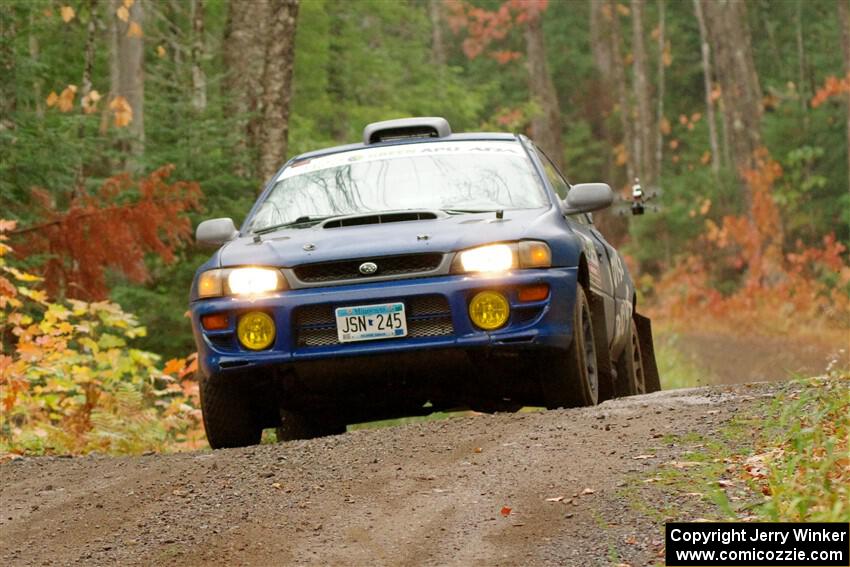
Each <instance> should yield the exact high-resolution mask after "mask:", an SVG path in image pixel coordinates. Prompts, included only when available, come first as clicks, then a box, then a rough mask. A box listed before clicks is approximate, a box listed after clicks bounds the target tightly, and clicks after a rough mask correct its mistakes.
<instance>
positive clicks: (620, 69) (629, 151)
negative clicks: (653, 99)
mask: <svg viewBox="0 0 850 567" xmlns="http://www.w3.org/2000/svg"><path fill="white" fill-rule="evenodd" d="M608 9H609V11H610V14H611V51H612V53H613V57H612V58H611V63H612V67H611V71H612V75H613V78H614V83H615V84H616V87H617V95H618V96H617V98H618V102H619V105H620V122H621V124H622V127H623V148H624V149H623V151H624V152H625V153H626V174H627V175H628V177H629V183H632V182H633V181H634V179H635V177H636V169H635V163H636V161H637V160H638V159H639V157H638V152H636V151H635V145H634V144H635V133H634V128H633V126H632V116H631V115H632V113H631V105H630V104H629V91H628V85H627V84H626V71H625V68H624V66H623V36H622V33H621V32H620V16H619V15H618V14H617V2H616V0H608Z"/></svg>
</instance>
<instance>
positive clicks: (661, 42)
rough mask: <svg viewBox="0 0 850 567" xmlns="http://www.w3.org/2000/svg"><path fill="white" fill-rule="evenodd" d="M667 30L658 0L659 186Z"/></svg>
mask: <svg viewBox="0 0 850 567" xmlns="http://www.w3.org/2000/svg"><path fill="white" fill-rule="evenodd" d="M666 31H667V4H666V0H658V103H657V104H658V106H657V112H656V115H655V184H656V185H657V186H659V187H660V186H661V170H662V169H663V168H662V163H663V158H664V136H663V134H662V132H661V121H662V120H664V86H665V85H664V69H665V65H664V49H665V47H666V46H665V43H666V41H667V38H666V35H667V34H666Z"/></svg>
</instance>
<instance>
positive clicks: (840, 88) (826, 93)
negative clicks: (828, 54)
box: [811, 73, 850, 108]
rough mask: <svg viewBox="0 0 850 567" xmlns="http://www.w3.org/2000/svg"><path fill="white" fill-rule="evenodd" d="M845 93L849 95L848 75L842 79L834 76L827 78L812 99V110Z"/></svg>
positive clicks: (849, 77)
mask: <svg viewBox="0 0 850 567" xmlns="http://www.w3.org/2000/svg"><path fill="white" fill-rule="evenodd" d="M846 93H850V73H848V74H847V76H846V77H844V78H843V79H839V78H838V77H835V76H830V77H827V78H826V81H825V82H824V84H823V86H822V87H821V88H819V89H818V91H817V92H816V93H815V96H813V97H812V102H811V104H812V108H817V107H819V106H820V105H822V104H823V103H825V102H826V101H827V100H829V99H830V98H831V97H834V96H839V95H841V94H846Z"/></svg>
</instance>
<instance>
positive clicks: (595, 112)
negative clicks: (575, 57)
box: [587, 0, 616, 186]
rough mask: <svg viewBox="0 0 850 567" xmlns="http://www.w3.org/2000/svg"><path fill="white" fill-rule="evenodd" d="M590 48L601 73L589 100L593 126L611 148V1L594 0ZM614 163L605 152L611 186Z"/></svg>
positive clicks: (604, 177)
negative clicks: (609, 118)
mask: <svg viewBox="0 0 850 567" xmlns="http://www.w3.org/2000/svg"><path fill="white" fill-rule="evenodd" d="M590 47H591V50H592V53H593V65H594V67H596V70H597V73H596V76H595V77H594V80H593V82H592V83H591V87H590V88H591V96H590V97H589V98H588V103H589V109H588V110H589V112H588V113H587V114H588V117H589V119H590V126H591V128H592V131H593V135H594V137H595V138H597V139H601V140H605V141H607V142H608V146H609V148H613V147H614V146H615V145H616V143H615V141H614V139H613V137H612V134H611V132H610V131H609V129H608V125H607V119H608V117H609V116H610V115H611V112H612V111H613V104H614V103H613V101H612V100H611V94H610V93H612V92H614V81H613V80H612V67H613V62H612V57H613V55H612V53H611V15H610V12H608V10H607V0H590ZM614 173H615V168H614V161H613V154H612V153H611V152H610V151H607V152H605V171H604V174H603V179H604V180H605V181H606V182H608V183H611V184H612V186H613V185H614V184H615V183H616V182H615V180H614Z"/></svg>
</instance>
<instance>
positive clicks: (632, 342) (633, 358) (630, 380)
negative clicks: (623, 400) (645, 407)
mask: <svg viewBox="0 0 850 567" xmlns="http://www.w3.org/2000/svg"><path fill="white" fill-rule="evenodd" d="M616 367H617V395H619V396H632V395H635V394H645V393H646V391H647V390H646V371H645V367H644V364H643V355H642V354H641V349H640V336H639V335H638V330H637V325H635V322H634V321H633V320H629V340H628V342H626V345H625V346H624V347H623V352H622V353H620V357H619V358H618V359H617V363H616Z"/></svg>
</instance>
